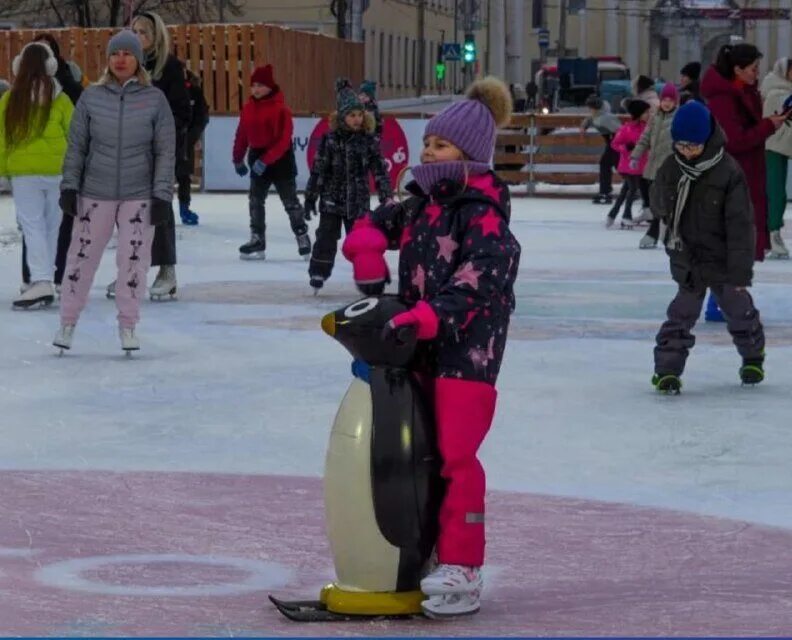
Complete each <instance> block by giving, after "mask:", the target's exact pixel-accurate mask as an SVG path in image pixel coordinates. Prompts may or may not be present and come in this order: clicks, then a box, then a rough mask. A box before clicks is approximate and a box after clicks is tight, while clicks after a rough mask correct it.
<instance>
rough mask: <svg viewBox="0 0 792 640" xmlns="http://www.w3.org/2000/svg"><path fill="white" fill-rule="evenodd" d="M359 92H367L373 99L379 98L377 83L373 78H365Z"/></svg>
mask: <svg viewBox="0 0 792 640" xmlns="http://www.w3.org/2000/svg"><path fill="white" fill-rule="evenodd" d="M358 93H365V94H366V95H367V96H368V97H369V98H371V99H372V100H376V99H377V83H376V82H374V81H373V80H364V81H363V82H362V83H361V84H360V89H359V90H358Z"/></svg>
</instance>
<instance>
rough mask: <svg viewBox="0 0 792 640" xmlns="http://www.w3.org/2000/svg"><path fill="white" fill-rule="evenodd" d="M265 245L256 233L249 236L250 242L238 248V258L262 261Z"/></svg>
mask: <svg viewBox="0 0 792 640" xmlns="http://www.w3.org/2000/svg"><path fill="white" fill-rule="evenodd" d="M266 248H267V243H266V242H265V240H264V238H262V237H261V236H260V235H259V234H257V233H251V234H250V240H248V241H247V242H246V243H245V244H243V245H242V246H241V247H239V257H240V258H241V259H242V260H264V259H265V257H266V255H265V253H264V251H265V249H266Z"/></svg>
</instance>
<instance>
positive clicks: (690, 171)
mask: <svg viewBox="0 0 792 640" xmlns="http://www.w3.org/2000/svg"><path fill="white" fill-rule="evenodd" d="M674 158H675V159H676V161H677V164H678V165H679V168H680V169H681V171H682V176H681V177H680V178H679V182H678V183H677V200H676V206H675V207H674V215H673V217H672V218H671V220H670V223H669V225H668V229H669V235H668V239H667V240H666V247H668V248H669V249H671V250H673V251H681V250H682V248H683V247H684V244H683V242H682V238H681V237H680V235H679V225H680V222H681V220H682V212H683V211H684V210H685V205H686V204H687V200H688V196H690V187H691V185H692V184H693V183H694V182H695V181H696V180H698V179H699V178H700V177H701V176H702V174H704V173H706V172H707V171H709V170H710V169H712V168H713V167H714V166H715V165H717V164H718V163H719V162H720V161H721V160H723V148H720V149H718V153H716V154H715V155H714V156H713V157H712V158H710V159H709V160H704V161H703V162H699V163H697V164H688V163H687V162H685V161H684V160H683V159H682V158H680V157H679V156H678V155H677V154H674Z"/></svg>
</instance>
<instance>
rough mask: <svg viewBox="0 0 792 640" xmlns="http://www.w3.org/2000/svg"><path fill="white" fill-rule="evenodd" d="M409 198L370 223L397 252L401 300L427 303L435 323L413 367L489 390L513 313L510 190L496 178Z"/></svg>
mask: <svg viewBox="0 0 792 640" xmlns="http://www.w3.org/2000/svg"><path fill="white" fill-rule="evenodd" d="M407 189H408V191H410V193H412V194H413V197H412V198H409V199H408V200H407V201H405V202H404V203H401V204H394V205H386V206H383V207H380V208H378V209H377V210H376V211H375V212H374V213H373V214H372V215H371V219H372V221H373V222H374V224H376V225H377V226H378V227H379V228H380V229H381V230H382V231H383V232H384V233H385V234H386V236H387V237H388V240H389V242H390V246H391V248H400V257H399V295H400V296H401V297H402V298H403V299H404V300H405V302H407V303H410V304H415V303H417V302H418V301H419V300H425V301H426V302H428V303H429V304H430V305H431V306H432V308H433V309H434V311H435V313H436V314H437V316H438V317H439V319H440V331H439V334H438V336H437V339H436V340H433V341H431V342H429V343H427V344H426V347H425V349H424V351H423V353H422V354H421V357H420V362H419V363H418V366H419V367H420V368H422V369H425V370H427V371H428V372H429V373H431V374H433V375H436V376H440V377H452V378H462V379H466V380H474V381H480V382H486V383H488V384H495V381H496V379H497V376H498V372H499V370H500V365H501V361H502V359H503V351H504V349H505V346H506V335H507V332H508V327H509V316H510V315H511V313H512V311H513V310H514V306H515V299H514V282H515V280H516V278H517V270H518V267H519V262H520V244H519V243H518V242H517V239H516V238H515V237H514V236H513V235H512V233H511V230H510V229H509V218H510V213H511V202H510V197H509V191H508V187H506V185H504V184H503V183H502V182H501V181H500V180H499V179H498V178H497V177H496V176H495V174H494V173H487V174H484V175H481V176H470V177H469V179H468V184H467V186H466V187H465V188H464V189H463V187H462V185H461V184H459V183H456V182H452V181H447V180H446V181H441V182H439V183H438V184H436V185H435V187H434V188H433V190H432V193H431V195H426V194H424V193H423V192H422V191H421V189H420V187H418V185H417V184H416V183H411V184H410V185H408V187H407Z"/></svg>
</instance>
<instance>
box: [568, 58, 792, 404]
mask: <svg viewBox="0 0 792 640" xmlns="http://www.w3.org/2000/svg"><path fill="white" fill-rule="evenodd" d="M761 58H762V53H761V52H760V51H759V50H758V49H757V48H756V47H755V46H754V45H751V44H747V43H740V44H734V45H731V44H730V45H725V46H723V47H722V48H721V50H720V51H719V53H718V56H717V59H716V60H715V62H714V63H713V64H712V65H711V66H710V67H709V68H707V69H706V70H704V72H703V75H702V67H701V65H700V64H699V63H696V62H693V63H689V64H687V65H685V67H683V69H682V70H681V74H680V75H681V78H680V83H679V86H676V85H674V84H672V83H665V84H664V85H663V86H662V89H661V90H660V93H659V95H658V93H657V91H656V89H655V83H654V81H653V80H652V79H651V78H648V77H646V76H640V77H639V78H638V79H637V81H636V86H635V93H636V96H635V97H634V98H631V99H629V100H627V101H626V104H625V108H626V110H627V112H628V113H629V116H630V119H629V121H627V122H625V123H622V122H621V119H620V118H619V117H618V116H616V115H615V114H613V113H611V111H610V108H609V105H608V104H607V103H605V102H603V101H602V99H601V98H600V97H599V96H596V95H592V96H591V97H590V98H589V99H588V101H587V106H588V108H589V109H590V111H591V113H590V116H589V117H588V118H587V119H586V120H585V121H584V122H583V128H582V130H583V131H585V130H587V129H588V128H589V127H592V126H593V127H595V128H596V129H597V131H598V132H599V133H600V134H601V135H602V137H603V139H604V142H605V147H604V149H603V152H602V155H601V158H600V184H599V193H598V194H597V196H596V197H595V198H594V200H593V202H594V203H595V204H609V205H612V208H611V210H610V211H609V213H608V215H607V217H606V226H607V227H611V226H613V223H614V221H615V220H616V218H617V216H618V214H619V211H620V209H621V207H622V206H624V211H623V213H622V223H621V227H622V228H629V229H631V228H633V226H634V225H635V224H640V223H644V222H646V223H649V229H648V230H647V232H646V234H645V235H644V236H643V237H642V238H641V240H640V242H639V245H638V246H639V248H641V249H649V248H654V247H656V246H657V243H658V241H659V240H662V241H663V244H664V245H665V247H666V250H667V252H668V254H669V256H670V258H671V272H672V275H673V277H674V280H675V281H676V282H677V283H678V284H679V293H678V295H677V296H676V297H675V299H674V301H673V302H672V303H671V305H670V306H669V308H668V319H667V321H666V322H665V323H664V324H663V327H662V328H661V330H660V332H659V333H658V336H657V347H656V349H655V378H654V382H655V384H656V385H657V386H658V388H659V389H661V390H664V391H679V388H680V387H681V379H680V376H681V374H682V371H683V369H684V365H685V360H686V358H687V355H688V351H689V349H690V348H691V347H692V346H693V343H694V338H693V335H692V334H691V330H692V328H693V326H694V325H695V323H696V320H697V319H698V317H699V313H700V312H701V308H702V306H703V302H704V298H705V294H706V291H707V289H709V290H710V292H711V295H710V297H709V300H708V302H707V308H706V311H705V319H706V320H710V321H725V322H727V323H728V328H729V331H730V332H731V334H732V336H733V338H734V342H735V345H736V346H737V349H738V351H739V352H740V354H741V355H742V357H743V366H742V368H741V369H740V375H741V378H742V379H743V382H746V383H751V384H755V383H756V382H759V381H761V380H762V379H763V377H764V371H763V361H764V333H763V329H762V325H761V322H760V321H759V312H758V311H757V310H756V308H755V307H754V305H753V300H752V299H751V296H750V294H749V293H748V291H747V287H749V286H750V285H751V281H752V277H753V264H754V261H762V260H764V259H765V257H770V258H779V259H786V258H789V251H788V249H787V247H786V246H785V244H784V241H783V239H782V237H781V227H782V226H783V215H784V210H785V209H786V204H787V193H786V181H787V165H788V158H789V157H790V156H792V126H791V124H792V123H790V117H792V62H790V59H789V58H781V59H780V60H778V61H777V62H776V63H775V64H774V65H773V68H772V70H771V71H770V72H769V73H768V74H767V76H766V77H765V78H764V80H763V81H762V82H761V85H760V83H759V64H760V61H761ZM614 168H616V170H617V171H618V173H619V174H620V175H621V176H622V178H623V184H622V187H621V191H620V193H619V195H618V197H617V198H616V200H615V201H614V199H613V195H612V191H613V187H612V174H613V169H614ZM639 194H640V196H641V198H642V201H643V210H642V213H641V215H640V216H639V217H638V218H636V219H633V217H632V209H631V205H632V202H633V200H634V199H635V198H637V197H638V195H639ZM690 209H693V210H694V211H695V213H693V211H690Z"/></svg>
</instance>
